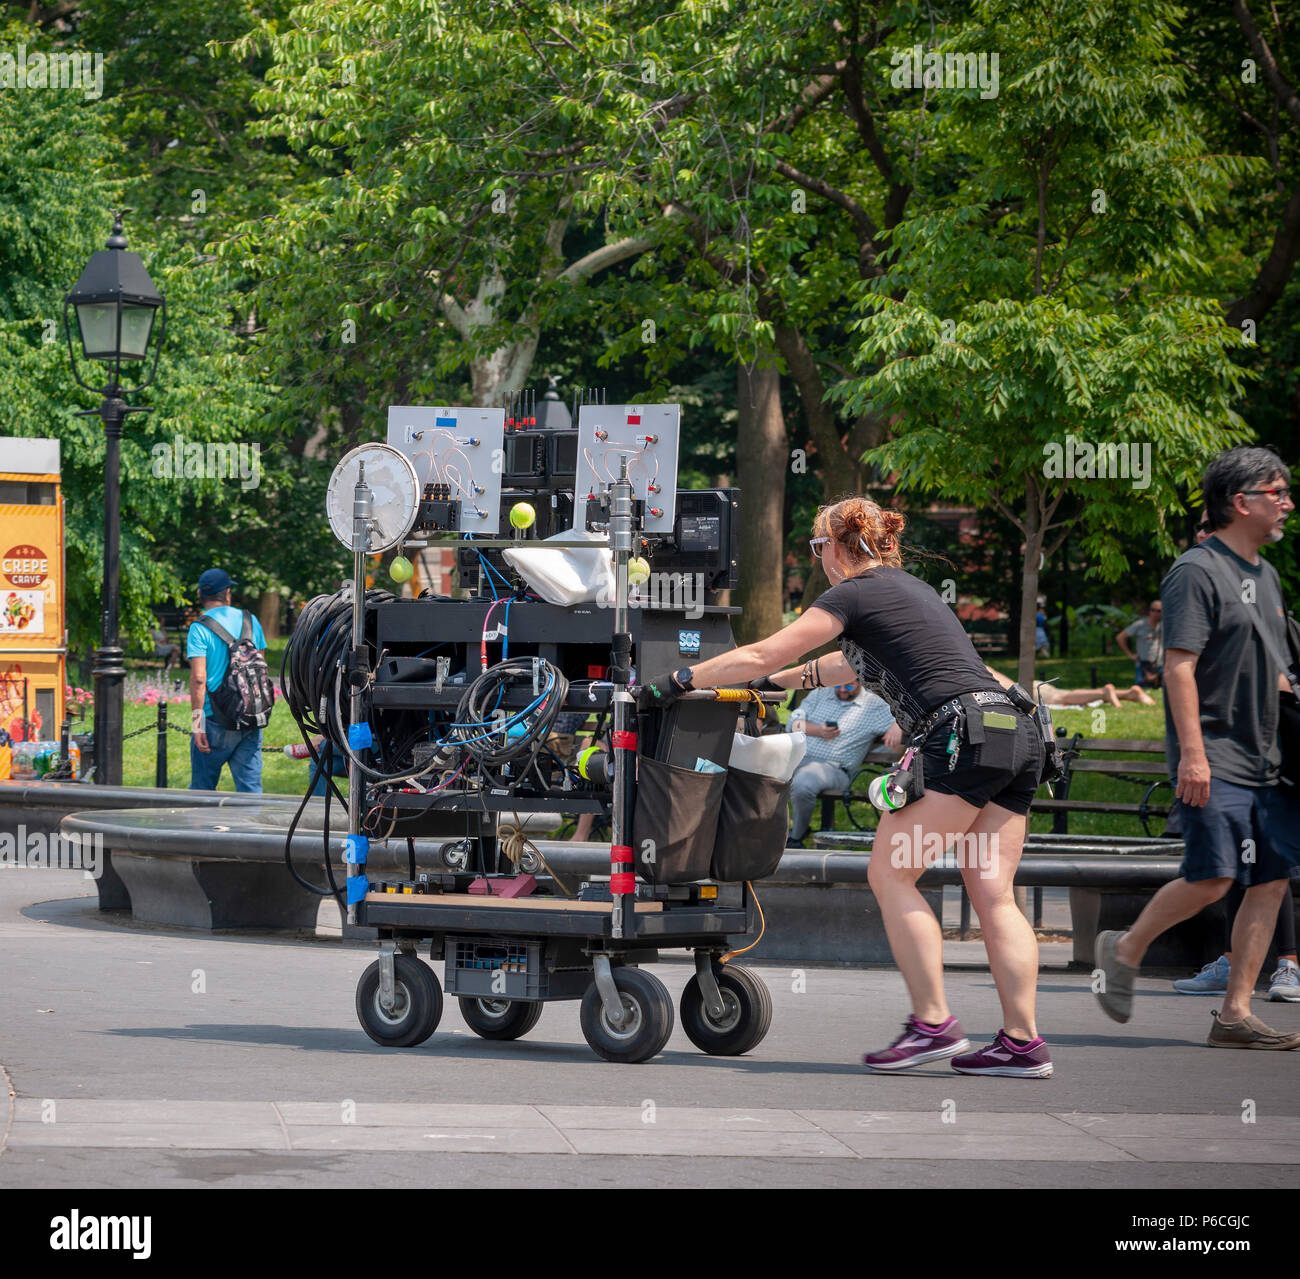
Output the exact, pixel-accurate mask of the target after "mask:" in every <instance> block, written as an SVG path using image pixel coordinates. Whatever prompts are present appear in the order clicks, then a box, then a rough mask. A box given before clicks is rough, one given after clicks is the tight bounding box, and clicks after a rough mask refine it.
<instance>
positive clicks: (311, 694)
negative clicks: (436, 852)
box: [280, 590, 395, 908]
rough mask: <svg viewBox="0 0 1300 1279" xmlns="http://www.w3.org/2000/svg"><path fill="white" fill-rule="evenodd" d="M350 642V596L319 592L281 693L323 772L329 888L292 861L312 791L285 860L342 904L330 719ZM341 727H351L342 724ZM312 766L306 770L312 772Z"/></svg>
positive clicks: (382, 598) (374, 596)
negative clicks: (333, 853) (335, 860)
mask: <svg viewBox="0 0 1300 1279" xmlns="http://www.w3.org/2000/svg"><path fill="white" fill-rule="evenodd" d="M394 598H395V596H393V595H392V593H391V592H389V591H380V590H371V591H367V592H366V602H367V603H374V604H382V603H386V602H387V601H389V600H392V599H394ZM351 643H352V600H351V598H350V597H349V596H347V595H344V594H343V593H342V592H339V593H338V594H335V595H317V596H316V597H315V599H313V600H311V601H310V602H309V603H308V604H307V605H306V606H305V607H304V608H303V610H302V613H301V614H300V615H299V617H298V624H297V625H296V626H295V627H294V629H293V633H292V634H291V635H290V636H289V642H288V643H287V644H286V645H285V647H284V658H283V660H282V661H281V663H280V693H281V695H282V697H283V699H284V704H285V705H286V706H287V707H288V708H289V713H290V714H291V715H292V716H293V718H294V723H296V724H297V725H298V731H299V732H300V733H301V734H302V740H303V742H304V743H305V744H306V746H307V750H308V751H309V752H310V754H311V758H312V760H313V761H314V763H315V765H316V768H317V770H319V773H320V775H321V776H323V777H324V778H325V786H326V790H325V825H324V830H323V832H322V842H323V852H322V859H323V861H324V863H325V877H326V879H327V880H328V881H329V887H328V888H322V887H320V886H319V885H317V884H313V883H311V882H310V881H308V880H306V879H304V878H303V877H302V876H301V875H300V874H299V873H298V871H297V869H296V868H295V867H294V865H293V860H292V848H293V836H294V832H295V831H296V830H297V829H298V823H299V821H301V819H302V815H303V813H304V812H305V811H306V808H307V801H308V799H310V797H311V792H310V791H308V792H307V793H305V794H304V795H303V797H302V803H301V804H299V805H298V810H297V812H295V813H294V815H293V821H292V822H290V823H289V831H288V834H287V835H286V836H285V841H284V864H285V865H286V866H287V867H288V869H289V873H290V874H291V875H292V876H293V878H294V880H295V881H296V882H297V883H298V884H299V885H300V886H301V887H303V888H306V889H307V890H308V891H309V892H313V893H316V894H317V895H318V896H321V897H330V896H332V897H334V898H335V900H337V901H338V903H339V905H340V908H341V907H342V905H343V890H342V889H341V888H340V887H339V885H338V882H337V881H336V880H335V878H334V867H333V866H332V865H330V856H329V842H330V799H331V797H333V798H335V799H337V800H338V802H339V803H340V804H345V803H346V801H345V800H344V798H343V795H342V792H340V790H339V789H338V787H337V786H336V785H335V784H334V777H333V767H332V765H333V755H334V745H333V743H334V741H335V740H338V739H336V737H335V733H334V731H333V727H332V725H331V720H333V719H335V716H333V714H332V708H333V706H334V699H333V687H334V680H335V675H336V671H337V669H338V665H339V663H340V662H341V661H342V660H343V659H344V658H345V657H346V656H347V652H348V649H349V648H350V647H351ZM341 731H342V732H343V733H346V732H347V729H346V727H345V726H344V727H342V730H341ZM313 736H319V737H324V739H325V754H324V759H322V758H321V756H320V755H319V754H318V753H317V751H316V746H315V744H314V743H313V742H312V737H313ZM311 775H312V770H310V769H309V770H308V776H309V777H310V776H311Z"/></svg>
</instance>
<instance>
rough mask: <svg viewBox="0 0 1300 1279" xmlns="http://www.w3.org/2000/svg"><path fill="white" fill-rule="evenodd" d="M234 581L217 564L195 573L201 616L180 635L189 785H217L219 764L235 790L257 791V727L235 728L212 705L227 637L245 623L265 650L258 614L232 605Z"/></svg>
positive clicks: (259, 778) (259, 647)
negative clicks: (186, 673) (186, 687)
mask: <svg viewBox="0 0 1300 1279" xmlns="http://www.w3.org/2000/svg"><path fill="white" fill-rule="evenodd" d="M234 585H235V583H234V582H232V581H231V580H230V575H229V574H228V573H226V572H225V571H224V570H222V569H219V568H210V569H208V570H207V571H206V572H204V573H203V574H202V575H201V576H200V578H199V608H200V610H201V612H200V617H199V619H198V620H197V621H195V622H194V623H192V624H191V626H190V629H189V632H188V634H187V636H186V640H185V653H186V656H187V657H188V658H189V659H190V707H191V710H192V713H193V731H192V733H191V736H190V790H216V789H217V785H218V783H219V782H220V780H221V768H222V765H223V764H229V765H230V777H231V780H232V781H233V782H234V783H235V789H236V790H237V791H249V792H253V793H260V792H261V789H262V730H261V729H260V728H250V729H243V730H240V729H237V728H235V727H234V726H233V725H231V724H229V723H227V722H225V721H224V719H223V717H222V716H221V715H220V714H219V713H218V712H217V711H216V710H215V709H214V707H213V705H212V692H213V690H214V689H218V688H220V687H221V682H222V680H224V679H225V676H226V670H227V668H228V667H229V665H230V649H231V646H232V645H231V643H230V640H236V641H237V640H239V638H240V637H241V636H242V635H243V634H244V628H245V624H246V622H247V624H248V626H249V631H250V634H251V638H252V642H253V645H254V647H255V648H256V649H257V650H258V651H259V652H264V651H265V650H266V636H265V635H264V634H263V633H262V625H261V623H260V622H259V621H258V620H257V618H256V617H254V616H253V615H252V614H251V613H247V612H245V611H244V610H243V609H238V608H233V607H231V603H230V588H231V587H232V586H234ZM208 623H215V625H216V626H217V627H219V628H220V629H221V630H223V631H224V632H225V633H226V636H228V637H229V639H223V638H222V637H221V636H220V635H218V634H217V633H216V632H215V631H214V630H212V629H211V628H210V626H209V625H208Z"/></svg>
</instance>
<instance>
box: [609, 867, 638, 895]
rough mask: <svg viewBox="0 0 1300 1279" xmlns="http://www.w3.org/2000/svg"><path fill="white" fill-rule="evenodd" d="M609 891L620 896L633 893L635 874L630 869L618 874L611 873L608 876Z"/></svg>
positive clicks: (634, 889)
mask: <svg viewBox="0 0 1300 1279" xmlns="http://www.w3.org/2000/svg"><path fill="white" fill-rule="evenodd" d="M609 891H610V892H611V893H614V894H616V895H617V896H620V897H623V896H626V895H627V894H629V893H635V892H636V876H635V875H634V874H632V872H631V871H628V872H626V873H624V874H620V875H611V876H610V877H609Z"/></svg>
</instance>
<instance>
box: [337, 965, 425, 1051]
mask: <svg viewBox="0 0 1300 1279" xmlns="http://www.w3.org/2000/svg"><path fill="white" fill-rule="evenodd" d="M394 968H395V971H394V974H393V995H394V1004H395V1006H394V1008H393V1011H392V1012H391V1013H387V1012H385V1011H384V1008H383V1005H382V1004H381V1003H380V1002H379V961H378V960H375V962H374V963H373V964H371V965H370V967H369V968H367V969H366V971H365V972H364V973H362V974H361V980H360V981H359V982H358V983H357V1017H358V1018H359V1019H360V1021H361V1028H362V1029H363V1030H364V1031H365V1032H366V1034H367V1035H369V1036H370V1038H371V1039H373V1040H374V1041H375V1043H377V1044H383V1045H384V1047H385V1048H412V1047H414V1046H415V1045H416V1044H422V1043H424V1041H425V1040H426V1039H428V1038H429V1036H430V1035H432V1034H433V1032H434V1031H435V1030H437V1029H438V1022H439V1021H441V1020H442V987H441V986H440V985H439V984H438V977H437V974H436V973H435V972H434V971H433V969H432V968H430V967H429V965H428V964H426V963H425V962H424V961H423V960H421V959H416V958H415V956H414V955H406V954H399V955H397V956H396V962H395V965H394Z"/></svg>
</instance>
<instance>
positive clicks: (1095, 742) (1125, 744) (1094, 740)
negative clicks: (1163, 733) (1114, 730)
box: [1065, 737, 1165, 755]
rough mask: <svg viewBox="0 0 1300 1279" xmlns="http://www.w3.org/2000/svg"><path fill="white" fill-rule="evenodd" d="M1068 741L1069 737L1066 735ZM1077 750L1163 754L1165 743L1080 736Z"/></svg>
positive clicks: (1142, 739) (1141, 739)
mask: <svg viewBox="0 0 1300 1279" xmlns="http://www.w3.org/2000/svg"><path fill="white" fill-rule="evenodd" d="M1065 740H1066V742H1067V743H1068V742H1069V740H1070V738H1069V737H1067V738H1066V739H1065ZM1079 750H1081V751H1137V752H1140V753H1142V754H1144V755H1163V754H1164V753H1165V744H1164V742H1162V741H1151V740H1149V739H1147V738H1140V739H1138V740H1137V741H1132V742H1130V741H1125V740H1123V739H1121V738H1117V737H1082V738H1080V740H1079Z"/></svg>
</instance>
